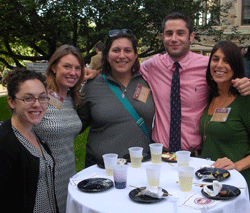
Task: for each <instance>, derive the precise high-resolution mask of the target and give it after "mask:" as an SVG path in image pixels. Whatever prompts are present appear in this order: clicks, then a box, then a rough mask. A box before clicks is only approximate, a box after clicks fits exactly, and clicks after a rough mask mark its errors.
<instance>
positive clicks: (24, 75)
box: [3, 68, 46, 100]
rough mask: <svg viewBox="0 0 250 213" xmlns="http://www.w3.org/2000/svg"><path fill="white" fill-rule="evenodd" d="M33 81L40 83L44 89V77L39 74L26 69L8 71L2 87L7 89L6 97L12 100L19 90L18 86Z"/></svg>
mask: <svg viewBox="0 0 250 213" xmlns="http://www.w3.org/2000/svg"><path fill="white" fill-rule="evenodd" d="M34 79H37V80H39V81H41V83H42V84H43V85H44V87H45V88H46V77H45V76H44V75H42V74H41V73H38V72H35V71H31V70H27V69H26V68H15V69H13V70H12V71H9V72H8V73H7V75H6V76H5V77H4V79H3V86H6V87H7V91H8V96H9V97H10V98H11V99H13V100H14V99H15V98H16V94H17V93H18V92H19V90H20V85H21V84H22V83H24V82H25V81H28V80H34Z"/></svg>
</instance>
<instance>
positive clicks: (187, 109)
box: [140, 13, 250, 151]
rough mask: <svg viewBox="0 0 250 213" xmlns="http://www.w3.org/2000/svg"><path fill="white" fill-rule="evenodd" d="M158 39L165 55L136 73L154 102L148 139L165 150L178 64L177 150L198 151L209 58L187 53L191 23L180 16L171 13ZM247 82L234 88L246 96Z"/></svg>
mask: <svg viewBox="0 0 250 213" xmlns="http://www.w3.org/2000/svg"><path fill="white" fill-rule="evenodd" d="M162 27H163V34H162V39H163V43H164V48H165V50H166V52H167V53H166V54H164V55H160V54H158V55H155V56H154V57H153V58H151V59H149V60H147V61H145V62H143V63H142V64H141V68H140V72H141V73H142V75H143V77H144V78H145V80H146V81H147V82H148V84H149V86H150V87H151V90H152V94H153V98H154V102H155V124H154V128H153V132H152V139H153V141H154V142H156V143H162V144H163V145H164V148H165V149H166V150H169V130H170V92H171V80H172V75H173V72H174V70H175V67H174V62H179V64H180V68H179V76H180V99H181V149H182V150H190V151H194V150H198V149H200V144H201V136H200V134H199V121H200V118H201V116H202V114H203V111H204V109H205V107H206V105H207V97H208V86H207V83H206V69H207V65H208V60H209V57H207V56H203V55H200V54H195V53H193V52H191V51H190V44H191V43H192V41H193V39H194V36H195V34H194V31H193V23H192V20H191V19H190V18H189V17H187V16H185V15H183V14H181V13H171V14H169V15H168V16H167V17H166V18H165V19H164V21H163V26H162ZM249 85H250V83H249V81H248V79H247V78H245V79H237V80H235V84H234V86H235V87H237V89H238V90H239V92H241V94H243V95H244V94H245V95H246V94H249Z"/></svg>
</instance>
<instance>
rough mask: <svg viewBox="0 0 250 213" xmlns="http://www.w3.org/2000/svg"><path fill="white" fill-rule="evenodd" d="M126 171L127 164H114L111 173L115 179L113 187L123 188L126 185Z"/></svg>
mask: <svg viewBox="0 0 250 213" xmlns="http://www.w3.org/2000/svg"><path fill="white" fill-rule="evenodd" d="M127 173H128V166H127V165H116V166H114V168H113V175H114V181H115V188H117V189H124V188H126V185H127Z"/></svg>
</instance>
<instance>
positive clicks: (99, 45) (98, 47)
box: [95, 41, 105, 52]
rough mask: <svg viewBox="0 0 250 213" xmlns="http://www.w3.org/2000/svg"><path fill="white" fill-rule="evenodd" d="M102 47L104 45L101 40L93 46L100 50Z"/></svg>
mask: <svg viewBox="0 0 250 213" xmlns="http://www.w3.org/2000/svg"><path fill="white" fill-rule="evenodd" d="M104 47H105V45H104V43H103V42H101V41H100V42H98V43H97V44H96V45H95V48H97V49H98V50H99V51H100V52H102V51H103V49H104Z"/></svg>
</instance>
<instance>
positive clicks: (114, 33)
mask: <svg viewBox="0 0 250 213" xmlns="http://www.w3.org/2000/svg"><path fill="white" fill-rule="evenodd" d="M120 33H124V34H125V35H129V36H132V35H133V32H132V30H129V29H121V30H110V31H109V37H114V36H117V35H119V34H120Z"/></svg>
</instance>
